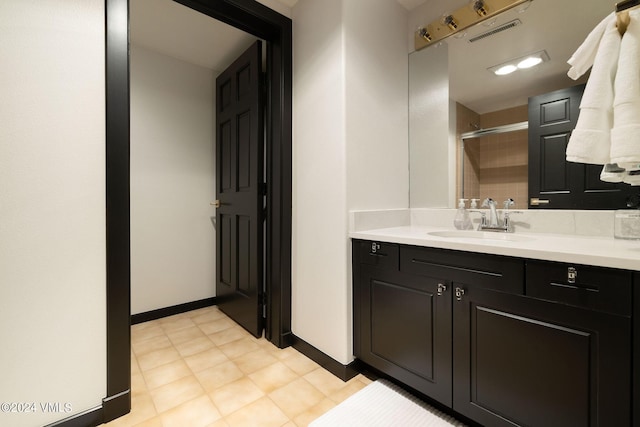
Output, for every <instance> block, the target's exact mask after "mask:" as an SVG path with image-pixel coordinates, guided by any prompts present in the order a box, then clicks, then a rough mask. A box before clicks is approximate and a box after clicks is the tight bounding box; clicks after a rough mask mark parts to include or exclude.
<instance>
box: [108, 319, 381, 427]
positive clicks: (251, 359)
mask: <svg viewBox="0 0 640 427" xmlns="http://www.w3.org/2000/svg"><path fill="white" fill-rule="evenodd" d="M131 347H132V348H131V401H132V409H131V413H129V414H127V415H125V416H124V417H121V418H118V419H116V420H114V421H112V422H110V423H108V424H105V425H106V426H109V427H123V426H127V427H133V426H136V427H170V426H180V427H241V426H251V427H258V426H265V427H269V426H275V427H295V426H307V425H308V424H309V423H310V422H311V421H313V420H314V419H316V418H317V417H319V416H320V415H322V414H323V413H325V412H326V411H328V410H329V409H331V408H333V407H334V406H336V405H337V404H338V403H340V402H342V401H343V400H344V399H346V398H347V397H349V396H351V395H352V394H354V393H355V392H357V391H358V390H361V389H362V388H364V387H365V386H366V385H367V384H369V383H370V382H371V381H370V380H369V379H367V378H366V377H364V376H362V375H358V376H356V377H355V378H353V379H351V380H350V381H348V382H346V383H345V382H343V381H341V380H340V379H338V378H337V377H335V376H334V375H332V374H331V373H329V372H328V371H326V370H324V369H323V368H321V367H320V366H319V365H318V364H316V363H315V362H313V361H312V360H310V359H308V358H307V357H305V356H304V355H302V354H301V353H299V352H298V351H296V350H295V349H293V348H291V347H290V348H286V349H282V350H281V349H278V348H277V347H275V346H274V345H273V344H271V343H270V342H269V341H267V340H265V339H264V338H261V339H257V338H255V337H253V336H252V335H251V334H249V333H248V332H246V331H245V330H244V329H242V328H241V327H240V326H238V325H237V324H236V323H234V322H233V321H232V320H230V319H229V318H228V317H227V316H226V315H225V314H224V313H222V312H221V311H220V310H218V308H217V307H207V308H203V309H200V310H195V311H191V312H187V313H182V314H178V315H175V316H171V317H166V318H163V319H158V320H154V321H151V322H146V323H140V324H137V325H133V326H132V327H131Z"/></svg>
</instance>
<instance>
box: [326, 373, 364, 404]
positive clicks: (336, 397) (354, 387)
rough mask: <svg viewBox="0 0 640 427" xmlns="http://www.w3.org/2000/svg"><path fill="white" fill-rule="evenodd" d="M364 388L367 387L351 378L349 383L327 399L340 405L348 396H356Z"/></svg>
mask: <svg viewBox="0 0 640 427" xmlns="http://www.w3.org/2000/svg"><path fill="white" fill-rule="evenodd" d="M366 386H367V385H366V384H365V383H363V382H362V381H359V380H358V379H356V378H353V379H351V380H350V381H349V382H347V383H346V385H345V386H344V387H342V388H341V389H340V390H337V391H335V392H333V393H332V394H331V395H330V396H329V398H331V400H333V401H334V402H336V403H340V402H342V401H344V400H345V399H347V398H348V397H349V396H351V395H353V394H356V393H357V392H359V391H360V390H362V389H363V388H365V387H366Z"/></svg>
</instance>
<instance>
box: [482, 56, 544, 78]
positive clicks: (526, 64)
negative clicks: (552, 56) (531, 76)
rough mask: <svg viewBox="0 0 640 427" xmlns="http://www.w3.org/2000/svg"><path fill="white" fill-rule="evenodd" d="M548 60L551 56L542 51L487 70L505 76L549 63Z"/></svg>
mask: <svg viewBox="0 0 640 427" xmlns="http://www.w3.org/2000/svg"><path fill="white" fill-rule="evenodd" d="M548 60H549V54H548V53H547V51H546V50H541V51H539V52H534V53H531V54H529V55H525V56H521V57H519V58H514V59H512V60H510V61H507V62H503V63H502V64H498V65H494V66H493V67H489V68H487V70H489V71H491V72H492V73H494V74H495V75H497V76H505V75H507V74H511V73H513V72H514V71H517V70H524V69H527V68H531V67H535V66H536V65H539V64H542V63H543V62H547V61H548Z"/></svg>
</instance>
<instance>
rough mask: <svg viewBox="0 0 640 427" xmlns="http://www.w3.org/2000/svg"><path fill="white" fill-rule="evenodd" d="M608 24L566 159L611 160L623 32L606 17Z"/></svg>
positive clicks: (594, 162) (606, 161)
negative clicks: (616, 85) (616, 78)
mask: <svg viewBox="0 0 640 427" xmlns="http://www.w3.org/2000/svg"><path fill="white" fill-rule="evenodd" d="M605 21H606V27H605V31H604V34H603V35H602V39H601V40H600V44H599V45H598V50H597V53H596V56H595V59H594V61H593V68H592V70H591V75H590V76H589V81H588V82H587V86H586V88H585V90H584V94H583V96H582V101H581V102H580V115H579V116H578V122H577V124H576V128H575V129H574V131H573V132H572V134H571V138H569V143H568V145H567V160H568V161H570V162H578V163H593V164H600V165H602V164H606V163H613V162H611V161H610V159H609V158H610V149H611V128H612V126H613V94H614V92H613V85H614V78H615V76H616V71H617V69H618V65H617V64H618V56H619V54H620V45H621V42H620V39H621V36H620V33H619V32H618V29H617V28H616V20H615V18H614V19H605Z"/></svg>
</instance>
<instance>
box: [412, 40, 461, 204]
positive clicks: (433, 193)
mask: <svg viewBox="0 0 640 427" xmlns="http://www.w3.org/2000/svg"><path fill="white" fill-rule="evenodd" d="M448 67H449V66H448V52H447V45H446V44H443V45H441V46H438V47H436V46H431V47H428V48H426V49H423V50H421V51H418V52H413V53H412V54H411V55H409V69H410V73H409V75H410V79H409V94H410V96H409V111H410V118H409V141H410V144H409V145H410V148H409V151H410V170H411V177H410V183H411V185H410V186H411V207H412V208H425V207H452V206H453V200H451V197H452V195H454V194H455V139H454V138H451V139H450V123H451V122H453V124H454V126H455V117H450V116H451V111H450V110H451V109H450V103H449V68H448ZM454 111H455V109H454ZM454 134H455V132H454ZM445 141H447V142H448V143H446V142H445ZM453 197H455V196H453Z"/></svg>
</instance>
